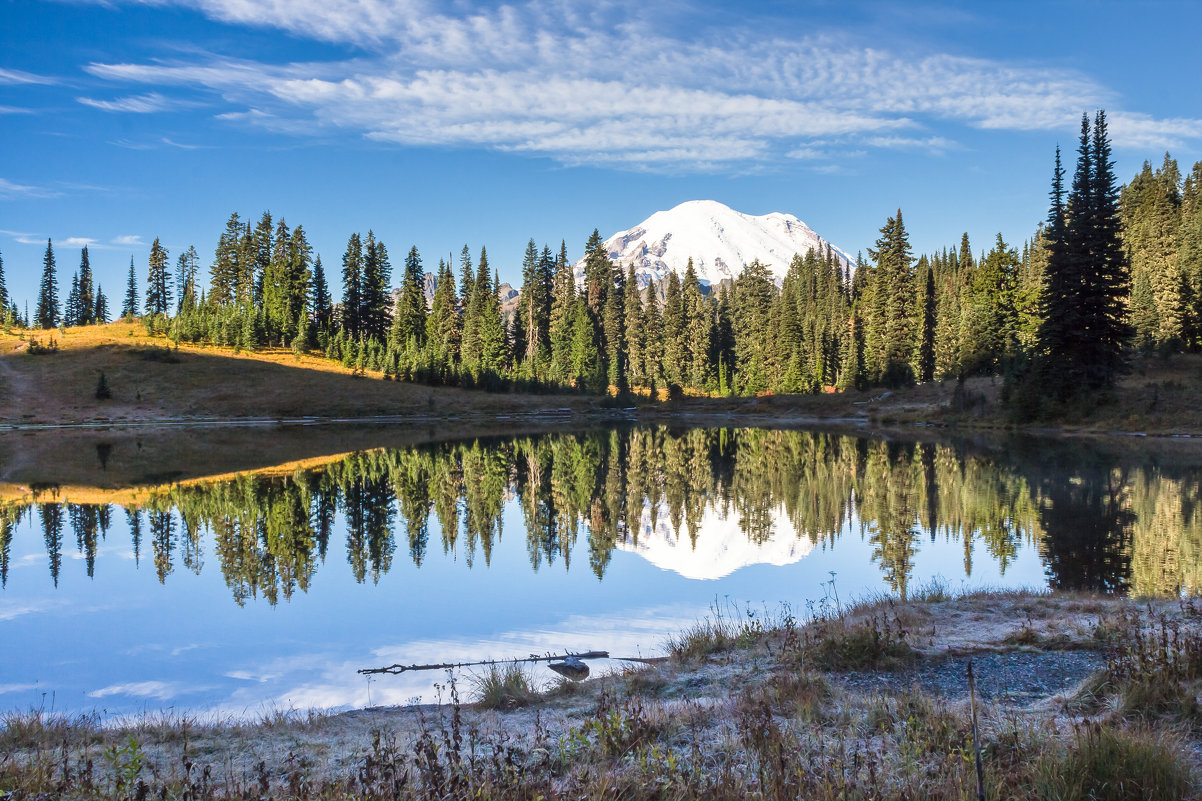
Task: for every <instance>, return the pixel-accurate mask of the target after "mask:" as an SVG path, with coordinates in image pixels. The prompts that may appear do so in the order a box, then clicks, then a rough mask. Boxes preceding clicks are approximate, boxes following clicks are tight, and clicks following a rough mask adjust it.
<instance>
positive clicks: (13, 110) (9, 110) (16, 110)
mask: <svg viewBox="0 0 1202 801" xmlns="http://www.w3.org/2000/svg"><path fill="white" fill-rule="evenodd" d="M32 113H33V109H31V108H20V107H19V106H0V114H32Z"/></svg>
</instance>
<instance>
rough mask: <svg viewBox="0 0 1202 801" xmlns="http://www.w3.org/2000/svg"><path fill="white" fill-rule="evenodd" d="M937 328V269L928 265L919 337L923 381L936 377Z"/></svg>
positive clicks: (919, 370) (920, 375)
mask: <svg viewBox="0 0 1202 801" xmlns="http://www.w3.org/2000/svg"><path fill="white" fill-rule="evenodd" d="M935 328H936V306H935V271H934V270H933V269H932V268H930V267H928V268H927V270H926V283H925V284H924V286H923V292H922V325H921V326H920V327H919V337H918V341H919V345H918V380H919V381H921V382H923V383H927V382H929V381H933V380H934V379H935Z"/></svg>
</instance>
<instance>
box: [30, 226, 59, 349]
mask: <svg viewBox="0 0 1202 801" xmlns="http://www.w3.org/2000/svg"><path fill="white" fill-rule="evenodd" d="M58 322H59V304H58V277H57V276H56V274H55V266H54V246H53V245H52V244H51V242H50V240H49V239H47V240H46V254H45V256H43V257H42V282H41V285H40V287H39V290H38V307H37V316H36V317H35V318H34V323H35V324H36V325H37V327H38V328H55V327H57V326H58Z"/></svg>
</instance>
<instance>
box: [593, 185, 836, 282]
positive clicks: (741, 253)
mask: <svg viewBox="0 0 1202 801" xmlns="http://www.w3.org/2000/svg"><path fill="white" fill-rule="evenodd" d="M827 244H828V243H827V241H826V240H825V239H823V238H822V237H820V236H819V235H818V234H816V233H815V232H814V230H813V229H812V228H810V227H809V226H808V225H806V224H805V223H804V222H802V221H801V220H799V219H797V218H796V217H794V216H793V215H792V214H784V213H781V212H773V213H771V214H765V215H763V216H760V217H754V216H752V215H750V214H743V213H741V212H737V211H735V210H734V209H732V208H730V207H729V206H725V205H723V204H721V203H719V202H718V201H716V200H690V201H688V202H686V203H681V204H680V205H679V206H677V207H675V208H673V209H669V210H668V211H657V212H656V213H655V214H652V215H651V216H650V217H648V218H647V219H646V220H644V221H643V222H641V223H639V224H638V225H636V226H635V227H633V228H630V229H628V230H626V231H619V232H618V233H616V234H614V235H613V236H611V237H610V238H609V239H607V240H605V248H606V250H608V251H609V257H610V258H611V259H612V260H613V261H614V262H615V263H617V264H619V265H621V266H622V267H626V266H627V265H629V264H631V263H633V264H634V271H635V275H636V276H638V280H639V285H640V286H646V285H647V283H648V282H649V281H659V280H661V279H663V278H664V277H666V276H667V275H668V272H669V271H675V272H676V273H677V274H678V275H681V276H683V275H684V272H685V267H686V265H687V264H688V261H689V258H690V257H691V258H692V259H693V269H694V270H695V271H696V272H697V278H698V279H700V281H701V283H702V284H705V285H710V284H718V283H719V282H721V281H724V280H726V279H733V278H737V277H738V276H739V273H741V272H742V270H743V265H745V264H750V263H751V262H752V261H754V260H755V259H759V260H760V263H761V264H765V265H767V266H768V269H769V270H770V271H771V272H772V274H773V275H774V276H775V277H776V280H777V281H778V282H779V281H780V280H781V279H783V278H784V276H785V273H786V272H787V271H788V269H789V262H790V261H792V260H793V256H794V254H801V255H802V256H804V255H805V254H806V253H807V252H808V251H809V250H810V249H814V250H817V251H822V252H825V251H826V246H827ZM832 248H833V250H834V252H835V255H836V257H837V258H839V259H840V260H842V261H843V264H844V267H845V268H846V267H849V266H850V265H851V259H850V258H849V257H848V255H847V254H846V253H845V252H843V251H842V250H840V249H838V248H835V247H834V246H832ZM575 272H576V279H577V281H582V280H583V276H584V260H583V259H581V260H580V261H578V262H577V263H576V264H575Z"/></svg>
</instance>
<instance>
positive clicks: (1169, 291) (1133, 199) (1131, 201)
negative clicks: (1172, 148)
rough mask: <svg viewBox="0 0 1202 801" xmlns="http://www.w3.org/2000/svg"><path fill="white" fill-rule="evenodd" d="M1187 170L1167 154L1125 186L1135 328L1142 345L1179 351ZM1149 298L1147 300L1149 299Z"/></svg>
mask: <svg viewBox="0 0 1202 801" xmlns="http://www.w3.org/2000/svg"><path fill="white" fill-rule="evenodd" d="M1180 182H1181V172H1180V170H1178V168H1177V162H1176V161H1175V160H1173V158H1172V157H1171V156H1170V155H1169V154H1168V153H1165V156H1164V164H1163V166H1161V168H1160V169H1159V170H1157V171H1156V172H1155V173H1153V171H1152V167H1151V165H1150V164H1149V163H1148V162H1146V161H1145V162H1144V166H1143V169H1142V170H1141V171H1140V173H1139V174H1138V175H1136V176H1135V178H1134V179H1133V180H1132V181H1131V183H1130V184H1128V185H1127V186H1125V187H1123V190H1122V192H1121V193H1120V196H1119V205H1120V208H1121V211H1122V221H1123V225H1122V231H1123V251H1124V255H1125V256H1126V258H1127V261H1128V263H1129V264H1130V268H1131V282H1132V290H1131V302H1130V313H1131V324H1132V329H1133V334H1134V342H1135V344H1136V345H1137V346H1138V347H1158V348H1162V349H1163V348H1173V347H1177V346H1178V345H1179V344H1180V343H1181V342H1182V341H1183V335H1184V331H1185V318H1186V313H1187V310H1186V306H1187V300H1186V294H1187V291H1188V290H1187V282H1186V279H1185V275H1184V274H1183V273H1182V271H1181V252H1180V247H1179V244H1178V234H1179V230H1180V228H1181V191H1180V186H1179V184H1180ZM1145 296H1146V299H1147V300H1146V302H1145V301H1144V297H1145Z"/></svg>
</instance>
